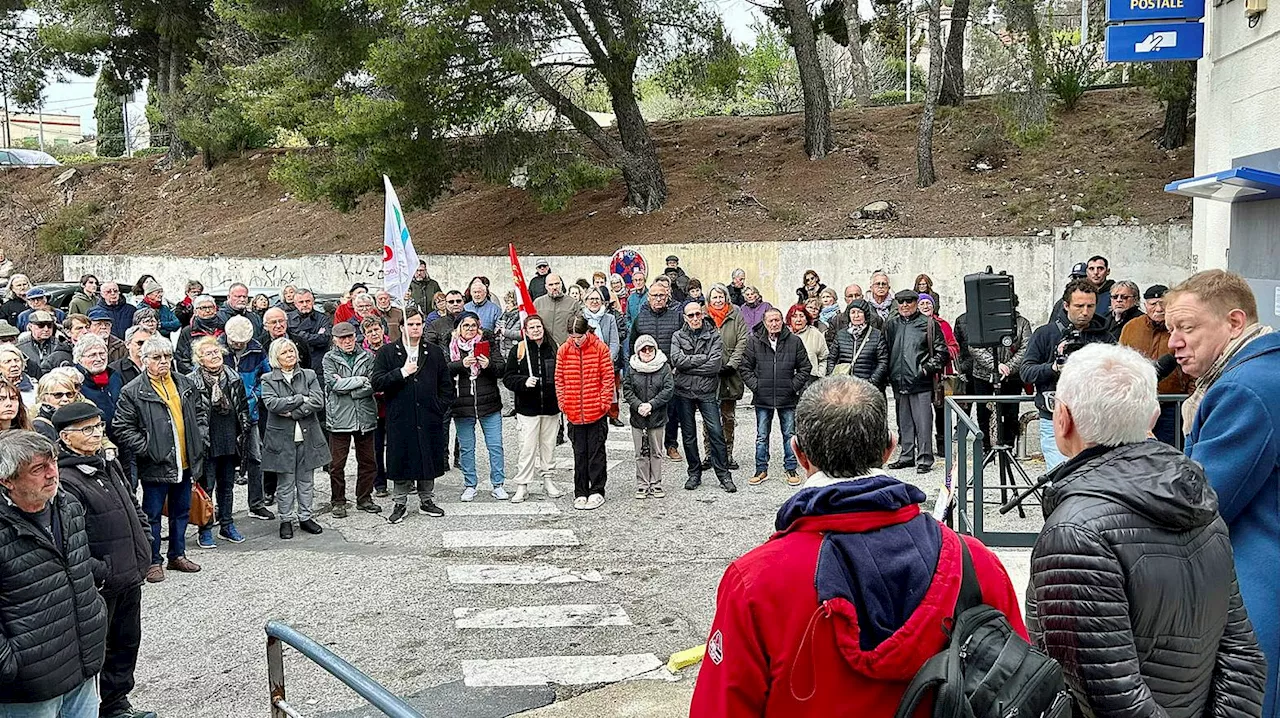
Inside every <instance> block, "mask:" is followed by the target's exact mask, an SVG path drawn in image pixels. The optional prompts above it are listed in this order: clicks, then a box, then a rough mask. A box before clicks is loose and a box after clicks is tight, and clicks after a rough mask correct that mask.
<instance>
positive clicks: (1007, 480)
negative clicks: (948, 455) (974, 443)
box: [982, 379, 1040, 519]
mask: <svg viewBox="0 0 1280 718" xmlns="http://www.w3.org/2000/svg"><path fill="white" fill-rule="evenodd" d="M1003 383H1004V380H1003V379H1002V380H1001V381H999V382H995V383H994V384H993V387H994V388H995V391H993V392H992V393H993V394H999V393H1000V391H999V390H1000V387H1001V385H1002V384H1003ZM1002 409H1003V406H1002V405H1001V404H1000V402H995V411H994V412H993V413H994V414H995V421H996V427H995V429H996V431H995V434H996V441H995V445H994V446H992V447H991V448H990V449H988V450H987V454H986V456H984V457H982V471H983V474H984V475H985V473H986V470H987V467H988V466H990V465H991V464H992V462H994V463H995V464H996V466H997V469H998V471H999V475H1000V502H1001V503H1002V504H1007V503H1008V502H1009V492H1010V491H1013V493H1014V495H1015V496H1016V495H1017V494H1018V484H1017V481H1015V480H1014V473H1015V472H1016V473H1017V475H1018V476H1019V477H1021V478H1022V481H1023V482H1024V483H1026V484H1027V485H1028V486H1035V482H1033V481H1032V480H1031V477H1030V476H1029V475H1028V474H1027V472H1026V470H1025V469H1023V468H1022V464H1020V463H1018V458H1017V457H1016V456H1014V455H1013V447H1012V446H1009V445H1008V444H1005V443H1004V442H1003V441H1002V438H1003V437H1004V436H1005V431H1004V425H1005V417H1004V411H1002ZM1034 493H1035V494H1036V498H1037V499H1039V498H1040V492H1039V491H1035V492H1034ZM1018 517H1019V518H1024V519H1025V518H1026V517H1027V513H1026V511H1024V510H1023V509H1022V504H1021V503H1019V504H1018Z"/></svg>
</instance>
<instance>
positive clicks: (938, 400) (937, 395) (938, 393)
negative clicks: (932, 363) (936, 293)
mask: <svg viewBox="0 0 1280 718" xmlns="http://www.w3.org/2000/svg"><path fill="white" fill-rule="evenodd" d="M928 319H929V324H928V328H927V329H926V330H925V341H927V342H928V343H929V359H930V360H932V359H933V354H934V352H933V340H934V337H935V336H937V335H936V334H935V332H936V330H935V329H934V327H935V326H937V322H935V321H934V320H933V317H929V318H928ZM930 380H931V381H932V382H933V405H934V407H936V408H942V404H943V402H944V401H946V399H947V390H946V387H945V386H943V384H942V375H941V374H934V375H932V376H931V377H930Z"/></svg>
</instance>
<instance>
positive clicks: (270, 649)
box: [266, 621, 424, 718]
mask: <svg viewBox="0 0 1280 718" xmlns="http://www.w3.org/2000/svg"><path fill="white" fill-rule="evenodd" d="M266 631H267V681H268V684H269V685H270V687H271V718H301V714H299V713H298V711H297V710H296V709H295V708H294V707H293V706H292V705H290V704H289V703H288V701H286V700H285V691H284V644H286V643H287V644H289V645H290V646H293V647H294V648H295V649H296V650H297V651H298V652H299V653H301V654H302V655H304V656H306V657H307V658H309V659H311V661H312V662H314V663H316V664H317V665H319V666H320V667H321V668H323V669H325V670H326V671H328V672H329V674H330V675H332V676H333V677H334V678H337V679H338V680H340V681H342V682H343V683H344V684H346V686H347V687H348V688H350V689H351V690H353V691H355V692H356V693H358V694H359V695H360V697H361V698H364V699H365V700H367V701H369V703H370V704H371V705H373V707H374V708H377V709H378V710H380V711H382V712H383V713H384V714H386V715H388V716H391V718H424V717H423V715H422V714H421V713H419V712H418V711H416V710H414V709H413V707H411V706H410V705H409V704H408V703H405V702H404V701H403V700H402V699H401V698H400V697H399V696H396V695H394V694H392V693H391V692H390V691H388V690H387V689H386V688H384V687H383V685H382V684H381V683H378V682H377V681H375V680H373V679H372V678H370V677H369V676H366V675H365V674H364V673H363V672H361V670H360V669H359V668H356V667H355V666H353V665H351V664H350V663H347V662H346V661H345V660H343V659H342V658H341V657H340V656H338V654H336V653H334V652H333V651H330V650H329V649H328V648H325V647H324V646H322V645H320V644H319V643H317V642H315V641H314V640H312V639H311V638H310V637H308V636H306V635H304V634H302V633H300V632H298V631H297V630H295V629H294V628H293V627H292V626H290V625H288V624H287V623H281V622H280V621H268V622H267V627H266Z"/></svg>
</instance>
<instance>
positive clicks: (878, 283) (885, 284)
mask: <svg viewBox="0 0 1280 718" xmlns="http://www.w3.org/2000/svg"><path fill="white" fill-rule="evenodd" d="M871 286H873V287H887V286H889V283H888V282H872V283H871Z"/></svg>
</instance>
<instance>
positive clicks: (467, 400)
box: [449, 312, 507, 501]
mask: <svg viewBox="0 0 1280 718" xmlns="http://www.w3.org/2000/svg"><path fill="white" fill-rule="evenodd" d="M481 347H483V348H484V349H483V351H481V350H480V349H481ZM506 366H507V365H506V360H505V359H504V358H503V357H502V353H501V352H500V351H498V343H497V342H496V341H494V339H493V332H491V331H489V330H488V329H481V327H480V316H479V315H477V314H476V313H474V312H463V313H462V314H461V316H460V318H459V319H458V326H457V328H456V329H454V330H453V336H452V337H450V338H449V373H450V374H452V375H453V377H454V380H455V381H456V382H457V386H458V401H457V403H456V404H454V405H453V425H454V427H455V429H456V430H457V432H458V434H457V436H458V447H459V448H460V454H461V459H462V460H461V462H459V463H460V464H461V468H462V483H463V489H462V500H463V501H471V500H472V499H474V498H475V497H476V486H477V484H478V483H479V477H478V476H477V475H476V446H477V441H476V439H477V437H476V434H477V433H478V432H483V433H484V445H485V448H486V449H488V450H489V484H490V486H492V488H493V490H492V495H493V498H495V499H497V500H499V501H505V500H506V499H507V490H506V489H505V488H504V487H503V484H504V483H505V482H506V467H505V463H506V456H505V454H504V453H503V450H502V394H501V393H499V392H498V379H499V378H500V377H501V376H502V373H503V371H504V370H505V369H506Z"/></svg>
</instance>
